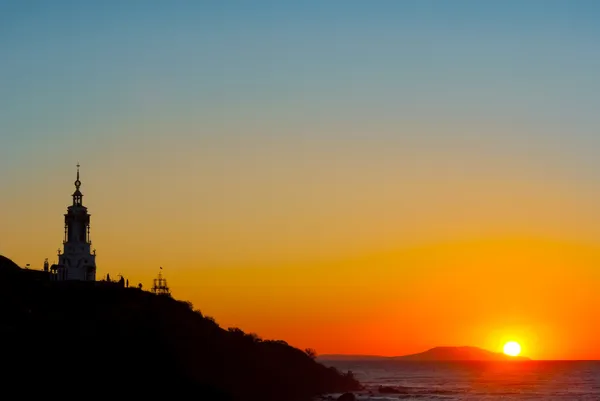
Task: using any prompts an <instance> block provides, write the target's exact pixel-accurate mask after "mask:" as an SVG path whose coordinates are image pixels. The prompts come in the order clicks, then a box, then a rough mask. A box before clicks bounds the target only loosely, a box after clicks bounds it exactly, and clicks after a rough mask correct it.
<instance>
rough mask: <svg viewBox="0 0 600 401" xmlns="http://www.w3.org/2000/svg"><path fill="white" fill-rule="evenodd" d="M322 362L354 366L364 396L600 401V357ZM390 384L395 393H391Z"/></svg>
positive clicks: (423, 399) (468, 400) (334, 396)
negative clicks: (591, 358) (571, 359)
mask: <svg viewBox="0 0 600 401" xmlns="http://www.w3.org/2000/svg"><path fill="white" fill-rule="evenodd" d="M320 362H321V363H323V364H324V365H326V366H334V367H336V368H337V369H339V370H340V371H342V372H347V371H352V373H353V374H354V376H355V377H356V378H357V379H358V380H359V381H360V382H361V383H362V384H363V385H364V386H365V387H366V389H365V390H364V391H360V392H356V393H355V395H356V396H357V399H358V400H382V401H383V400H386V401H388V400H398V399H400V400H420V401H426V400H436V401H440V400H461V401H473V400H549V401H554V400H561V401H566V400H574V401H576V400H586V401H587V400H598V401H600V361H494V362H472V361H469V362H421V361H419V362H417V361H394V360H346V361H327V360H324V361H320ZM380 387H381V389H382V390H383V391H384V393H382V392H380ZM390 388H391V389H393V391H394V393H389V392H388V393H385V391H389V390H390ZM339 395H340V394H330V395H329V397H330V399H331V398H332V399H334V400H335V399H337V397H338V396H339Z"/></svg>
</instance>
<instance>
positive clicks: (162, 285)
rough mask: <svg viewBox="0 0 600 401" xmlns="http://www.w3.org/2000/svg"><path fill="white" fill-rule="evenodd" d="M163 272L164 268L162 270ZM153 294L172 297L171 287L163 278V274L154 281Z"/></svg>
mask: <svg viewBox="0 0 600 401" xmlns="http://www.w3.org/2000/svg"><path fill="white" fill-rule="evenodd" d="M160 269H161V270H162V267H161V268H160ZM152 292H153V293H154V294H157V295H168V296H171V291H170V290H169V286H167V279H165V278H163V276H162V272H160V271H159V272H158V277H157V278H155V279H154V285H153V286H152Z"/></svg>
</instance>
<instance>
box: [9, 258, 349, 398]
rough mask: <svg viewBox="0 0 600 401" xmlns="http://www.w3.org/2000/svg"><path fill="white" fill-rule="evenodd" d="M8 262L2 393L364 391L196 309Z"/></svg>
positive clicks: (299, 394)
mask: <svg viewBox="0 0 600 401" xmlns="http://www.w3.org/2000/svg"><path fill="white" fill-rule="evenodd" d="M7 261H8V259H6V258H4V257H2V258H1V259H0V263H2V265H0V316H2V318H1V319H0V341H1V343H2V345H3V349H2V358H1V359H0V361H1V363H2V376H0V377H2V382H3V391H4V392H7V391H10V390H11V389H14V390H18V391H19V394H20V395H21V396H27V395H33V394H40V395H42V394H43V395H44V396H52V395H57V396H61V397H63V398H64V397H67V398H71V397H75V396H79V397H80V396H82V395H84V394H94V395H100V394H102V395H104V396H118V395H128V396H135V397H136V398H140V397H145V396H153V397H158V396H165V397H173V398H170V399H179V398H182V397H184V396H185V398H191V399H198V400H211V401H220V400H232V401H236V400H246V401H259V400H261V401H271V400H272V401H275V400H278V401H279V400H282V399H285V400H303V399H307V398H309V397H312V396H314V395H317V394H322V393H329V392H344V391H352V390H356V389H358V388H360V386H359V383H358V382H357V381H356V380H355V379H354V378H353V377H352V374H351V373H347V374H342V373H340V372H338V371H337V370H336V369H334V368H328V367H325V366H323V365H321V364H320V363H318V362H317V361H316V360H315V359H314V355H309V354H310V352H304V351H301V350H299V349H297V348H293V347H291V346H289V345H287V344H286V343H285V342H284V341H277V340H261V339H260V338H258V336H256V335H254V334H247V333H244V332H243V331H242V330H240V329H229V330H225V329H223V328H221V327H220V326H219V325H218V324H217V323H216V322H215V321H214V320H213V319H212V318H210V317H207V316H203V315H202V313H200V312H199V311H194V310H193V308H192V305H191V304H190V303H187V302H182V301H177V300H175V299H172V298H171V297H169V296H165V295H155V294H152V293H150V292H146V291H142V290H140V289H137V288H123V287H121V286H118V285H115V284H113V283H109V282H50V281H48V280H47V278H46V276H45V275H44V274H43V272H39V271H33V270H22V269H19V270H15V269H12V268H10V262H7ZM5 266H8V267H6V268H5Z"/></svg>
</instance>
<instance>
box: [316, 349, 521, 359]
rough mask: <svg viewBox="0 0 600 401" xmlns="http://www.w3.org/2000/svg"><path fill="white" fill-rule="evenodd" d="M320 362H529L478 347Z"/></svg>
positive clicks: (365, 356) (331, 357)
mask: <svg viewBox="0 0 600 401" xmlns="http://www.w3.org/2000/svg"><path fill="white" fill-rule="evenodd" d="M319 359H320V360H323V361H325V360H328V361H335V360H337V361H344V360H402V361H509V360H520V361H524V360H529V358H527V357H522V356H517V357H511V356H508V355H505V354H503V353H500V352H492V351H488V350H485V349H482V348H477V347H435V348H431V349H429V350H427V351H424V352H420V353H418V354H411V355H403V356H387V357H386V356H373V355H340V354H331V355H321V356H320V357H319Z"/></svg>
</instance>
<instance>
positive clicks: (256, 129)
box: [0, 0, 600, 218]
mask: <svg viewBox="0 0 600 401" xmlns="http://www.w3.org/2000/svg"><path fill="white" fill-rule="evenodd" d="M599 16H600V14H599V6H598V4H597V2H594V1H498V2H482V1H452V2H443V1H372V2H367V1H326V2H325V1H297V2H291V1H289V2H287V1H285V2H284V1H252V2H247V1H133V0H132V1H125V2H123V1H53V2H43V1H0V51H1V52H2V53H1V54H2V63H0V86H1V89H2V90H1V91H0V132H1V133H2V147H1V148H0V167H1V168H2V170H3V171H5V172H9V171H15V172H17V173H15V174H8V173H6V174H3V175H2V176H0V183H1V184H3V185H9V188H12V189H13V190H14V191H16V192H19V191H23V190H24V189H22V188H21V186H22V185H23V183H24V182H29V183H30V186H31V187H32V188H31V189H27V190H28V191H34V188H36V187H37V188H39V187H40V186H42V185H45V186H44V188H50V187H52V186H53V185H59V183H61V182H64V186H62V187H60V188H64V189H61V191H64V192H66V193H68V192H67V191H69V190H70V189H69V186H70V185H71V183H70V179H68V180H65V179H63V178H62V177H64V176H65V175H67V174H70V171H71V170H72V166H74V165H75V164H76V162H77V161H80V162H82V164H83V165H84V166H86V165H87V166H88V167H87V168H88V170H87V171H88V174H89V176H91V177H94V178H95V179H97V180H101V179H104V180H106V184H105V185H106V186H107V187H108V186H109V184H108V183H109V182H110V179H114V175H113V172H115V171H123V169H127V171H134V170H135V169H139V171H140V172H141V171H146V172H151V173H147V174H148V175H153V176H160V177H163V176H164V181H161V183H162V182H164V185H169V183H170V184H173V183H172V182H171V181H169V180H172V178H171V177H172V174H174V173H175V170H176V169H179V173H177V174H184V175H185V174H187V175H186V176H185V177H187V178H185V182H187V183H189V182H190V181H189V180H190V177H192V178H197V177H207V176H208V175H211V176H213V177H218V178H214V180H215V181H214V182H212V181H211V183H212V184H208V183H207V184H206V185H215V187H209V188H210V189H209V191H211V190H212V191H217V192H218V190H217V189H216V188H221V187H219V185H222V184H221V182H246V183H248V182H254V181H252V180H254V179H258V178H256V177H264V176H268V177H271V175H270V174H271V172H272V171H275V170H279V171H281V174H282V177H283V176H285V175H287V176H288V177H291V176H293V177H294V180H295V182H296V185H297V186H298V187H299V188H303V189H304V192H306V191H308V189H307V188H312V187H311V185H313V184H312V182H313V180H314V175H313V172H312V171H313V170H310V173H309V171H308V170H304V169H308V168H309V167H307V166H308V165H309V164H310V166H311V167H310V168H312V169H314V170H315V171H319V172H320V173H317V175H322V174H324V173H323V171H324V170H325V169H327V168H329V167H327V166H330V167H331V170H327V171H329V173H328V174H332V176H331V177H329V178H331V179H334V178H332V177H335V180H337V181H338V182H342V181H343V182H346V181H347V187H345V189H344V191H346V192H344V194H345V195H344V196H345V197H346V198H345V199H348V198H347V196H349V195H348V194H349V193H351V191H352V188H354V185H356V184H352V183H351V182H352V179H354V178H355V177H356V175H358V176H360V177H362V178H361V180H362V181H361V182H362V183H364V185H369V184H368V183H374V182H380V181H382V178H381V177H382V176H384V177H387V176H388V175H389V179H390V180H396V181H395V182H401V180H407V182H415V183H416V182H419V180H424V179H425V178H424V177H430V176H431V177H433V176H435V175H436V174H438V175H441V176H443V177H446V178H445V179H444V180H446V181H443V185H444V187H446V186H449V187H450V188H452V185H451V184H448V182H454V180H459V179H462V178H461V177H463V178H464V177H468V178H473V179H476V180H482V181H484V182H485V181H490V180H491V179H497V180H500V178H499V177H501V176H502V177H503V178H502V179H503V180H504V181H503V182H507V183H505V184H500V183H495V184H494V185H496V188H502V189H498V191H509V190H510V188H511V186H510V183H511V182H512V181H511V180H518V179H523V180H525V181H529V182H532V183H538V184H539V183H540V182H545V181H551V182H552V181H555V180H565V182H570V183H576V184H572V185H574V186H575V188H576V189H573V188H571V187H569V188H571V189H570V190H569V191H570V192H571V193H572V194H573V196H577V197H578V198H580V197H581V198H586V199H595V198H594V196H596V195H594V194H595V193H596V191H597V190H599V189H600V185H598V173H599V172H600V163H598V161H597V160H598V159H597V157H596V153H597V149H598V146H600V136H599V135H597V132H596V131H597V126H598V123H599V122H600V121H599V120H600V119H599V117H598V112H597V110H598V105H599V104H600V80H599V79H598V77H597V71H598V70H599V67H600V51H599V50H600V49H599V47H600V41H599V33H600V32H599V29H600V28H599V27H598V24H597V20H598V17H599ZM81 159H85V160H81ZM311 160H312V161H311ZM313 162H314V163H313ZM311 163H313V164H311ZM319 163H320V164H319ZM134 165H136V166H137V167H134ZM250 165H252V166H253V168H254V169H256V170H255V171H254V170H253V171H254V172H250V171H248V166H250ZM35 171H45V172H47V173H48V177H44V178H42V177H39V176H37V177H36V175H35V173H34V172H35ZM135 171H138V170H135ZM181 171H186V173H182V172H181ZM348 171H352V174H350V173H344V172H348ZM391 172H397V173H396V174H397V176H396V177H392V175H391V174H392V173H391ZM251 174H255V175H251ZM478 174H480V175H481V176H479V175H478ZM484 174H488V175H487V176H484ZM138 176H139V174H138ZM325 176H326V174H325ZM102 177H103V178H102ZM490 177H491V178H490ZM207 179H208V178H207ZM323 179H324V178H323ZM161 180H162V178H161ZM181 180H182V181H181V183H180V184H179V185H184V184H183V181H184V179H183V178H182V179H181ZM273 180H275V178H273ZM277 180H279V181H277ZM277 180H275V181H274V182H275V183H273V184H272V186H273V189H272V190H271V192H272V193H275V192H276V191H277V189H278V188H280V186H282V185H284V183H285V182H286V181H285V180H284V179H283V178H278V179H277ZM340 180H341V181H340ZM344 180H345V181H344ZM438 180H440V178H438ZM448 180H449V181H448ZM128 182H129V183H130V182H131V181H128ZM382 182H383V181H382ZM490 182H491V181H490ZM42 183H46V184H42ZM121 184H122V185H123V187H124V188H126V189H124V190H129V188H133V187H132V186H131V185H126V184H125V182H123V183H121ZM121 184H119V183H114V185H115V186H116V187H119V185H121ZM111 185H112V184H111ZM157 185H158V184H157ZM160 185H163V184H160ZM173 185H174V184H173ZM223 185H224V184H223ZM264 185H267V184H264ZM323 185H324V188H328V186H327V185H325V184H323ZM339 185H340V187H341V186H343V185H342V184H339ZM372 185H375V184H372ZM382 185H383V184H382ZM414 185H416V184H414ZM431 185H433V184H431ZM490 185H492V184H490ZM503 185H504V186H503ZM569 185H571V184H569ZM533 186H534V185H533V184H532V187H533ZM565 186H567V187H568V185H567V184H565V183H563V184H561V188H563V190H565V189H564V187H565ZM159 188H162V187H160V186H159ZM131 190H132V191H133V189H131ZM221 190H223V191H225V189H222V188H221ZM313 190H314V188H313ZM340 190H341V189H340ZM231 191H233V189H231ZM457 191H458V190H457ZM459 192H460V191H459ZM457 193H458V192H457ZM546 195H547V194H546ZM223 196H232V193H227V195H226V194H225V193H223ZM315 196H316V195H315ZM323 196H324V195H323ZM415 196H416V195H415ZM456 196H459V195H456ZM548 196H549V195H548ZM590 197H592V198H590ZM263 201H264V199H263ZM257 202H258V200H257ZM238 206H239V205H238ZM586 210H587V209H586ZM598 217H599V218H600V216H598Z"/></svg>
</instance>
